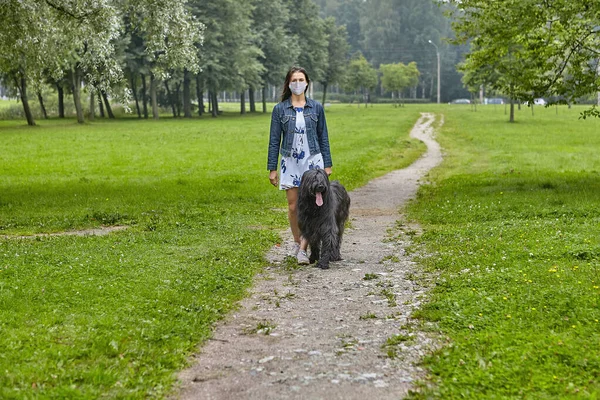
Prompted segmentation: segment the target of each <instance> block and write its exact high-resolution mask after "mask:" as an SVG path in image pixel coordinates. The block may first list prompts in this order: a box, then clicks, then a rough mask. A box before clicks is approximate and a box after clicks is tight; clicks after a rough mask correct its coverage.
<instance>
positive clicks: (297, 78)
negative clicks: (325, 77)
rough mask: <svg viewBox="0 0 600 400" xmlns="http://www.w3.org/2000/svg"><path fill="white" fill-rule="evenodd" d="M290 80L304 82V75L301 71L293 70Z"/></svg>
mask: <svg viewBox="0 0 600 400" xmlns="http://www.w3.org/2000/svg"><path fill="white" fill-rule="evenodd" d="M290 82H306V76H304V73H303V72H300V71H297V72H294V73H293V74H292V77H291V78H290Z"/></svg>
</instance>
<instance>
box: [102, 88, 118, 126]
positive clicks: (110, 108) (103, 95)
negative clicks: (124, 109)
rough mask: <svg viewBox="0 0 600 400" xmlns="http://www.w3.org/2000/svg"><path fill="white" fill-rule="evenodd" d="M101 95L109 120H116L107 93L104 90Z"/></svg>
mask: <svg viewBox="0 0 600 400" xmlns="http://www.w3.org/2000/svg"><path fill="white" fill-rule="evenodd" d="M100 93H101V94H102V100H104V107H106V113H107V114H108V118H109V119H115V114H113V111H112V107H111V106H110V103H109V102H108V96H107V95H106V92H105V91H104V90H101V91H100Z"/></svg>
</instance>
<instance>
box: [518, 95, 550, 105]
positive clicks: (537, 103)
mask: <svg viewBox="0 0 600 400" xmlns="http://www.w3.org/2000/svg"><path fill="white" fill-rule="evenodd" d="M523 104H525V105H526V106H528V105H529V102H528V101H526V102H525V103H523ZM533 104H535V105H536V106H545V105H546V104H547V102H546V100H544V99H542V98H541V97H539V98H537V99H533Z"/></svg>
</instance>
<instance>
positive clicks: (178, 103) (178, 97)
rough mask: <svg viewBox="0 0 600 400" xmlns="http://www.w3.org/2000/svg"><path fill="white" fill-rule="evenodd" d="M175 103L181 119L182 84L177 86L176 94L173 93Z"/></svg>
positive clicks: (178, 83) (179, 83)
mask: <svg viewBox="0 0 600 400" xmlns="http://www.w3.org/2000/svg"><path fill="white" fill-rule="evenodd" d="M173 102H174V103H175V109H176V110H177V117H181V82H177V84H176V85H175V93H173Z"/></svg>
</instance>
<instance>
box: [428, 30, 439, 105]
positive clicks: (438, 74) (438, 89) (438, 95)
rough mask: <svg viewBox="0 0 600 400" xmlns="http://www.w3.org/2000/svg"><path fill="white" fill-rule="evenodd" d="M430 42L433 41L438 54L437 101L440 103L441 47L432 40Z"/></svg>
mask: <svg viewBox="0 0 600 400" xmlns="http://www.w3.org/2000/svg"><path fill="white" fill-rule="evenodd" d="M429 43H431V44H432V45H433V46H434V47H435V53H436V55H437V103H438V104H440V102H441V99H440V92H441V91H440V67H441V65H440V49H439V48H438V47H437V45H436V44H435V43H433V42H432V41H431V40H429Z"/></svg>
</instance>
